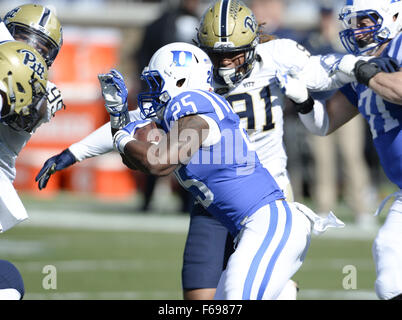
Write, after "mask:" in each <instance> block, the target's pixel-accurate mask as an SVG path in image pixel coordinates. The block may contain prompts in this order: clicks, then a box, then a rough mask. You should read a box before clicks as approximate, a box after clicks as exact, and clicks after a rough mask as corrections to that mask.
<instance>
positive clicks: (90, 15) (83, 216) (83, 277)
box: [0, 0, 395, 299]
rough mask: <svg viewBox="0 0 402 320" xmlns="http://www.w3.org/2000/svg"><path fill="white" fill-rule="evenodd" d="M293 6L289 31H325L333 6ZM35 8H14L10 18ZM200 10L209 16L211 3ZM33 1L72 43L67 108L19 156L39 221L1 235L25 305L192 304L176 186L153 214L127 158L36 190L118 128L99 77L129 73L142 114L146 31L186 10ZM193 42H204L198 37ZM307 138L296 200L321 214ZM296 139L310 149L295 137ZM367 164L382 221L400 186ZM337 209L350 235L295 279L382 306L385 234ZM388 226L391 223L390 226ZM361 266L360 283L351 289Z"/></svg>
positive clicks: (58, 65)
mask: <svg viewBox="0 0 402 320" xmlns="http://www.w3.org/2000/svg"><path fill="white" fill-rule="evenodd" d="M259 1H271V0H259ZM279 1H280V0H279ZM284 1H285V8H286V10H285V14H284V17H285V19H283V26H284V27H286V28H289V29H292V30H296V31H300V32H302V33H303V34H308V33H309V32H310V30H313V29H314V28H315V27H316V26H317V23H318V19H319V13H320V8H321V6H322V4H323V3H322V2H320V1H313V0H310V1H309V0H288V1H286V0H284ZM27 2H28V1H11V0H2V1H1V3H0V15H1V16H4V14H5V13H6V12H7V11H9V10H10V9H12V8H14V7H16V6H17V5H20V4H24V3H27ZM196 2H198V4H197V8H196V13H197V15H198V16H200V14H201V13H202V12H203V10H204V8H205V7H206V6H207V5H208V4H209V3H210V2H209V1H206V0H201V1H196ZM245 2H246V3H248V4H250V1H245ZM32 3H40V4H43V5H47V6H48V7H50V8H52V9H53V10H55V12H56V14H57V16H58V17H59V19H60V21H61V23H62V25H63V30H64V44H63V47H62V49H61V51H60V53H59V56H58V58H57V59H56V62H55V63H54V65H53V66H52V68H51V70H50V75H51V81H52V82H54V83H55V84H56V85H57V86H58V87H59V88H60V89H61V92H62V95H63V98H64V103H65V105H66V109H65V110H62V111H60V112H58V113H57V115H56V117H55V118H54V119H52V121H51V122H50V123H48V124H45V125H43V126H42V127H40V128H39V130H38V131H37V132H36V133H35V135H34V136H33V138H32V139H31V141H30V142H29V143H28V145H27V146H26V147H25V148H24V149H23V151H22V153H21V154H20V156H19V158H18V161H17V178H16V181H15V186H16V188H17V190H18V192H19V194H20V195H21V198H22V200H23V202H24V204H25V206H26V208H27V210H28V213H29V215H30V219H29V220H28V221H26V222H23V223H22V224H21V225H19V226H18V227H15V228H14V229H12V230H10V231H8V232H6V233H5V234H1V235H0V258H1V259H7V260H9V261H11V262H13V263H14V264H15V265H16V266H17V267H18V268H19V270H20V271H21V273H22V275H23V278H24V281H25V286H26V296H25V299H181V298H182V295H181V280H180V272H181V261H182V252H183V248H184V242H185V238H186V232H187V228H188V221H189V218H188V214H186V213H185V212H183V211H184V208H185V203H184V202H183V201H186V200H185V198H184V197H183V194H182V193H181V192H180V191H181V190H180V188H179V187H178V186H177V185H176V184H175V183H174V182H172V180H171V179H170V178H169V177H168V178H163V179H158V180H157V181H156V182H155V181H154V182H155V183H156V185H155V190H154V192H153V196H152V197H151V198H149V197H148V198H149V199H150V203H149V206H145V205H144V201H145V199H144V198H145V196H144V194H145V193H146V192H147V191H146V190H147V183H150V182H149V181H148V180H147V179H146V177H145V176H143V175H142V174H140V173H135V172H131V171H129V170H128V169H126V168H125V167H124V166H123V165H122V164H121V162H120V157H119V155H118V154H115V153H112V154H108V155H104V156H101V157H98V158H94V159H89V160H86V161H84V162H82V163H77V164H75V165H74V166H72V167H71V168H69V169H67V170H65V171H63V172H58V173H56V174H55V175H54V176H52V178H51V180H50V182H49V184H48V186H47V188H46V189H45V190H42V191H39V190H38V189H37V186H36V184H35V183H34V177H35V176H36V174H37V173H38V171H39V169H40V168H41V166H42V164H43V163H44V161H45V160H46V159H47V158H49V157H50V156H53V155H55V154H57V153H59V152H61V151H62V150H63V149H65V148H66V147H68V146H69V145H70V144H72V143H74V142H77V141H79V140H80V139H82V138H84V137H85V136H86V135H88V134H89V133H90V132H92V131H94V130H95V129H96V128H97V127H99V126H100V125H102V124H103V123H105V122H106V121H108V117H107V114H105V110H104V108H103V103H102V100H101V95H100V91H99V86H98V80H97V74H98V73H103V72H107V71H108V70H110V69H111V68H118V69H119V70H121V71H122V73H123V74H124V75H125V77H126V80H127V83H128V86H129V90H130V99H131V102H132V104H133V105H135V96H136V94H137V93H138V91H139V90H140V83H139V81H138V77H139V76H138V75H139V71H138V70H139V69H140V65H141V63H140V62H139V61H138V60H137V58H138V55H136V52H139V51H141V48H142V45H143V42H142V41H143V37H144V30H145V27H146V26H147V25H149V24H150V23H152V22H153V21H154V20H155V19H157V18H158V17H159V16H160V15H161V14H163V13H164V12H166V11H167V10H171V9H172V8H173V9H174V8H176V6H178V5H179V3H180V0H170V1H145V0H143V1H134V0H133V1H129V0H113V1H112V0H109V1H107V0H81V1H78V0H77V1H75V0H57V1H50V0H49V1H32ZM341 4H342V1H341V0H340V1H335V0H334V2H330V5H331V6H333V7H334V11H337V10H338V8H339V7H340V5H341ZM325 5H328V1H325ZM181 23H182V26H183V30H186V31H189V29H188V28H190V27H191V26H192V25H193V23H194V20H191V19H187V20H186V19H184V20H182V21H181ZM184 36H187V37H191V36H192V35H191V34H190V33H188V32H187V33H186V35H183V37H184ZM151 40H152V39H147V41H151ZM285 123H286V120H285ZM289 123H292V125H294V122H290V121H289ZM298 128H299V127H297V128H296V127H292V129H291V130H289V129H288V131H287V130H286V128H285V141H287V149H288V152H289V172H290V175H291V180H292V182H293V186H294V189H295V194H296V199H297V200H298V201H299V202H303V203H306V204H308V205H310V206H311V207H312V208H315V206H316V204H315V202H314V201H313V200H312V199H311V188H312V185H313V184H314V174H313V173H312V172H313V170H312V167H313V166H314V161H313V159H312V158H311V155H310V154H309V144H310V140H309V139H310V136H309V135H308V134H307V133H305V131H303V129H300V128H299V129H300V131H297V130H299V129H298ZM295 131H297V132H298V133H299V134H298V140H293V139H292V137H294V136H295ZM286 132H289V133H286ZM365 159H366V160H367V162H368V164H369V166H370V173H371V178H372V179H373V186H371V188H372V194H371V195H370V197H369V198H367V201H368V202H370V204H371V206H372V211H373V212H374V211H375V209H376V207H377V205H378V204H379V201H380V200H379V199H383V198H384V197H385V196H386V195H388V194H389V193H391V192H393V191H394V189H395V188H394V187H393V186H392V185H389V184H388V183H387V182H386V179H385V178H384V175H383V173H382V170H381V169H380V167H379V165H378V160H377V159H376V156H373V154H372V150H371V149H370V142H369V141H368V142H367V146H366V149H365ZM339 166H340V167H338V168H337V169H338V171H341V169H342V168H341V165H339ZM339 179H340V182H339V189H342V188H343V187H345V186H344V185H343V184H342V183H343V181H342V178H341V177H340V174H339ZM339 194H341V192H340V191H339ZM145 209H147V210H145ZM333 211H334V212H335V214H337V216H338V217H340V218H341V219H343V220H344V221H345V222H346V223H347V227H346V228H344V229H343V230H340V231H339V230H336V231H332V230H331V231H330V232H328V233H326V234H325V235H322V236H319V237H316V236H314V239H313V241H312V244H311V248H310V251H309V253H308V255H307V260H306V262H305V264H304V265H303V266H302V268H301V270H300V271H299V272H298V273H297V274H296V275H295V277H294V280H296V281H298V282H299V285H300V288H301V290H300V294H299V298H300V299H376V296H375V293H374V280H375V269H374V264H373V262H372V257H371V244H372V241H373V239H374V237H375V234H376V230H377V227H376V226H374V227H373V228H369V229H362V228H359V227H358V226H356V225H355V224H354V216H353V213H352V212H351V209H350V208H349V207H348V206H347V205H346V203H345V199H344V198H343V197H342V196H339V201H338V204H337V205H336V207H335V208H333ZM383 219H384V218H383V217H380V218H379V222H381V221H382V220H383ZM48 265H51V266H55V267H56V270H57V288H56V289H46V288H44V286H43V279H44V277H45V276H46V272H45V270H46V269H44V268H45V266H48ZM350 266H352V269H350V268H349V267H350ZM353 268H355V270H356V278H354V279H355V280H356V281H355V283H352V288H350V287H348V288H346V289H345V281H347V279H349V278H348V276H349V275H350V272H349V271H350V270H353ZM345 277H346V278H345ZM346 287H347V286H346Z"/></svg>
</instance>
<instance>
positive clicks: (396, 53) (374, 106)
mask: <svg viewBox="0 0 402 320" xmlns="http://www.w3.org/2000/svg"><path fill="white" fill-rule="evenodd" d="M401 43H402V34H399V35H398V36H397V37H395V38H394V39H393V40H392V41H391V42H390V43H389V44H388V46H387V47H386V49H385V50H384V52H383V53H382V56H389V57H391V58H394V59H395V60H397V61H398V63H399V65H401V62H402V50H401ZM341 92H342V93H343V94H344V95H345V96H346V97H347V98H348V100H349V101H350V102H351V103H352V104H353V105H354V106H357V107H358V108H359V112H360V113H361V114H362V115H363V116H364V117H365V118H366V120H367V122H368V124H369V126H370V130H371V134H372V137H373V142H374V145H375V148H376V150H377V153H378V156H379V159H380V162H381V165H382V167H383V169H384V172H385V174H386V175H387V177H388V178H389V179H390V180H391V181H392V182H393V183H395V184H396V185H398V187H399V188H402V132H401V129H402V106H401V105H396V104H393V103H390V102H388V101H385V100H384V99H382V98H381V97H380V96H378V95H377V94H376V93H375V92H374V91H373V90H371V89H370V88H368V87H367V86H365V85H363V84H358V83H357V82H354V83H351V84H348V85H346V86H345V87H343V88H342V89H341Z"/></svg>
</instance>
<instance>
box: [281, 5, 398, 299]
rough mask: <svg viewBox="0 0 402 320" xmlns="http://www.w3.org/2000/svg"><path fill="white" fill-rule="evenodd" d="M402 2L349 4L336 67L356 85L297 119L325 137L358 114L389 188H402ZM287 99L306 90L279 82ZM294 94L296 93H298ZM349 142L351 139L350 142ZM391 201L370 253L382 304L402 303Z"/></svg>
mask: <svg viewBox="0 0 402 320" xmlns="http://www.w3.org/2000/svg"><path fill="white" fill-rule="evenodd" d="M401 9H402V1H400V0H347V1H346V5H345V6H344V7H343V8H342V11H341V15H340V19H341V20H342V22H343V25H344V30H343V31H342V32H340V38H341V41H342V43H343V45H344V47H345V48H346V50H347V51H348V52H349V53H350V54H349V55H345V56H344V57H343V58H342V59H341V60H340V61H339V62H338V63H337V64H336V66H335V67H334V70H335V71H338V72H343V73H345V74H347V75H349V76H353V77H355V79H356V81H354V82H352V83H350V84H348V85H346V86H344V87H343V88H341V89H340V90H338V91H337V92H336V93H335V94H334V95H333V96H332V97H331V98H330V99H329V100H328V101H327V102H326V108H323V109H322V112H321V115H320V116H318V114H317V112H318V109H317V108H315V109H314V110H311V111H310V113H307V114H304V115H301V116H300V118H301V119H302V121H303V123H304V124H305V126H306V127H307V128H308V129H309V130H310V131H311V132H312V133H315V134H318V135H328V134H330V133H331V132H333V131H334V130H336V129H337V128H339V127H340V126H342V125H343V124H344V123H346V122H348V121H349V120H350V119H352V118H353V117H355V116H356V115H358V114H359V112H360V113H361V114H362V115H363V117H364V118H365V119H366V120H367V122H368V124H369V126H370V130H371V134H372V138H373V142H374V146H375V148H376V150H377V154H378V156H379V159H380V162H381V165H382V167H383V169H384V171H385V174H386V175H387V177H388V178H389V179H390V181H391V182H393V183H394V184H396V185H397V186H398V187H399V189H401V188H402V165H401V164H402V131H401V129H402V107H401V105H402V72H401V71H399V70H400V66H401V64H402V48H401V43H402V34H401V29H402V16H401V12H402V11H401ZM278 81H279V82H280V84H281V86H282V89H283V90H284V91H286V90H287V87H288V86H289V85H290V84H291V86H292V88H295V84H296V83H297V88H298V89H297V90H293V89H291V90H289V92H288V96H291V95H295V96H297V95H298V93H300V92H301V91H303V90H306V88H305V86H303V84H302V83H301V82H300V81H298V80H296V79H294V78H292V77H288V78H287V79H286V80H285V79H284V78H279V79H278ZM297 92H298V93H297ZM351 138H353V137H351ZM391 197H395V200H394V202H393V204H392V206H391V207H390V209H389V212H388V215H387V218H386V220H385V223H384V225H383V226H382V227H381V228H380V230H379V232H378V234H377V237H376V238H375V241H374V244H373V247H372V253H373V258H374V261H375V265H376V272H377V279H376V282H375V289H376V293H377V295H378V297H379V298H380V299H402V228H401V226H402V190H399V191H397V192H395V193H394V194H392V195H390V196H389V197H387V198H386V199H385V200H384V201H383V203H382V204H381V205H380V208H379V209H378V210H377V212H376V214H378V213H379V212H380V211H381V210H382V208H383V207H384V205H385V203H386V202H387V201H388V199H389V198H391Z"/></svg>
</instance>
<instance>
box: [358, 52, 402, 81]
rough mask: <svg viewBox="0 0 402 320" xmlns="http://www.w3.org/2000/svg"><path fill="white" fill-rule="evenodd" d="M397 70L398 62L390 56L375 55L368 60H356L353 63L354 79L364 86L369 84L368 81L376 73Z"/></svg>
mask: <svg viewBox="0 0 402 320" xmlns="http://www.w3.org/2000/svg"><path fill="white" fill-rule="evenodd" d="M397 71H399V64H398V62H397V61H396V60H395V59H393V58H390V57H376V58H373V59H370V60H369V61H367V62H365V61H357V62H356V65H355V69H354V72H355V75H356V80H357V81H358V82H359V83H362V84H364V85H366V86H368V85H369V81H370V79H371V78H373V77H374V76H375V75H376V74H378V73H380V72H387V73H392V72H397Z"/></svg>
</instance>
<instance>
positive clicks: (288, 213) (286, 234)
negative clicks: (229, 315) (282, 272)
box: [257, 201, 292, 300]
mask: <svg viewBox="0 0 402 320" xmlns="http://www.w3.org/2000/svg"><path fill="white" fill-rule="evenodd" d="M282 203H283V206H284V207H285V210H286V223H285V230H284V232H283V235H282V239H281V241H280V242H279V245H278V247H277V248H276V250H275V252H274V254H273V255H272V257H271V260H270V261H269V263H268V267H267V270H266V271H265V275H264V279H263V280H262V282H261V286H260V289H259V290H258V295H257V300H261V299H262V297H263V295H264V292H265V289H266V288H267V286H268V283H269V280H270V279H271V275H272V271H273V270H274V266H275V263H276V261H277V260H278V257H279V255H280V254H281V252H282V250H283V248H284V247H285V244H286V242H287V241H288V239H289V235H290V230H291V229H292V212H291V211H290V209H289V206H288V203H287V202H286V201H282Z"/></svg>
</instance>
